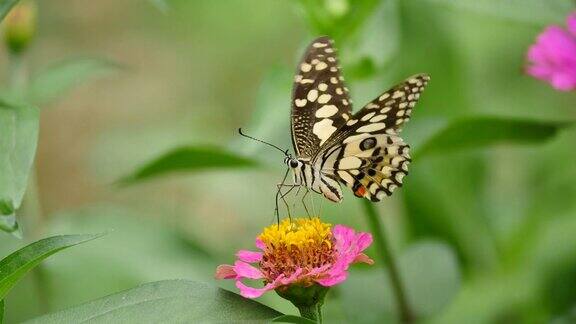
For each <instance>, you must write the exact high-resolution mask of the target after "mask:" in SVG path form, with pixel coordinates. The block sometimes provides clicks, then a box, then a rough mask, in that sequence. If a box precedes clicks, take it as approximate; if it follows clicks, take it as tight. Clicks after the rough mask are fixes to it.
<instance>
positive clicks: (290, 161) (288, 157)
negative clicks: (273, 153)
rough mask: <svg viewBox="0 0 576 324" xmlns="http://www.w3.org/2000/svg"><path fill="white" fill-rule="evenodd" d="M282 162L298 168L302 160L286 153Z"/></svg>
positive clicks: (292, 167)
mask: <svg viewBox="0 0 576 324" xmlns="http://www.w3.org/2000/svg"><path fill="white" fill-rule="evenodd" d="M284 164H286V165H287V166H288V167H289V168H291V169H298V168H299V167H300V166H301V165H302V162H301V161H300V160H298V159H297V158H295V157H293V156H292V155H290V154H288V155H286V157H285V158H284Z"/></svg>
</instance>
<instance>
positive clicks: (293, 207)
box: [292, 186, 303, 210]
mask: <svg viewBox="0 0 576 324" xmlns="http://www.w3.org/2000/svg"><path fill="white" fill-rule="evenodd" d="M302 187H303V186H299V187H298V190H296V193H295V194H294V197H298V195H299V194H300V189H302ZM292 209H293V210H295V209H296V200H294V202H293V203H292Z"/></svg>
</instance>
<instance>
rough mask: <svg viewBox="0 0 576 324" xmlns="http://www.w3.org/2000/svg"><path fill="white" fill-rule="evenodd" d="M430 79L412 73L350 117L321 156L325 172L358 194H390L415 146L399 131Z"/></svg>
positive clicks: (375, 197) (372, 197)
mask: <svg viewBox="0 0 576 324" xmlns="http://www.w3.org/2000/svg"><path fill="white" fill-rule="evenodd" d="M428 80H429V77H428V76H427V75H417V76H413V77H410V78H408V79H407V80H406V81H404V82H402V83H400V84H399V85H397V86H395V87H393V88H392V89H390V90H388V91H387V92H385V93H384V94H383V95H381V96H380V97H378V98H376V99H375V100H373V101H372V102H370V103H369V104H367V105H366V106H365V107H364V108H363V109H361V110H360V111H359V112H358V113H356V114H354V115H353V116H352V117H350V118H349V120H348V121H347V122H346V123H345V125H344V126H342V127H341V128H340V129H338V131H337V132H335V133H334V134H333V135H332V137H331V138H330V139H328V141H327V142H326V145H325V147H322V148H321V150H320V153H319V154H318V155H317V156H316V158H315V161H317V162H316V163H317V165H318V167H321V170H322V172H323V173H325V174H327V175H333V176H335V177H336V178H337V179H338V180H339V181H340V182H342V183H344V184H346V186H348V187H349V188H351V189H352V191H353V192H354V194H355V195H356V196H358V197H365V198H368V199H370V200H372V201H380V200H381V199H382V198H384V197H385V196H386V195H388V196H389V195H391V194H392V192H393V191H394V190H395V189H396V188H398V187H400V186H401V185H402V179H403V177H404V176H405V175H406V174H408V164H409V163H410V155H409V149H410V148H409V146H408V145H407V144H405V143H404V141H403V139H402V138H401V137H400V136H399V132H400V131H401V127H402V126H403V124H404V123H405V122H406V121H408V119H409V118H410V113H411V109H412V108H413V107H414V106H415V104H416V102H417V100H418V98H419V96H420V93H421V92H422V90H423V89H424V87H425V86H426V84H427V82H428Z"/></svg>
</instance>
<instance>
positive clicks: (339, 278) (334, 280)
mask: <svg viewBox="0 0 576 324" xmlns="http://www.w3.org/2000/svg"><path fill="white" fill-rule="evenodd" d="M347 277H348V273H347V272H342V273H339V274H338V275H335V276H331V277H327V278H323V279H318V280H316V282H317V283H319V284H321V285H322V286H324V287H330V286H334V285H337V284H339V283H342V282H343V281H344V280H346V278H347Z"/></svg>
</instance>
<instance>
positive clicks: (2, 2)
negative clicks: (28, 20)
mask: <svg viewBox="0 0 576 324" xmlns="http://www.w3.org/2000/svg"><path fill="white" fill-rule="evenodd" d="M18 1H19V0H0V22H1V21H2V20H4V17H6V15H7V14H8V12H10V9H12V7H14V6H15V5H16V4H17V3H18Z"/></svg>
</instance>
